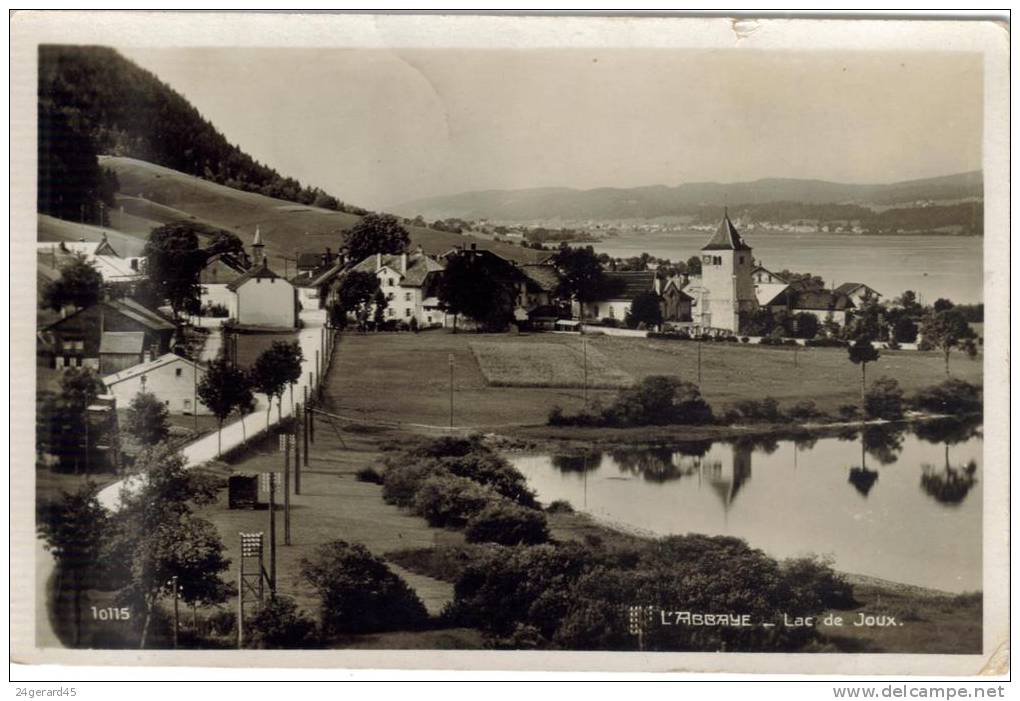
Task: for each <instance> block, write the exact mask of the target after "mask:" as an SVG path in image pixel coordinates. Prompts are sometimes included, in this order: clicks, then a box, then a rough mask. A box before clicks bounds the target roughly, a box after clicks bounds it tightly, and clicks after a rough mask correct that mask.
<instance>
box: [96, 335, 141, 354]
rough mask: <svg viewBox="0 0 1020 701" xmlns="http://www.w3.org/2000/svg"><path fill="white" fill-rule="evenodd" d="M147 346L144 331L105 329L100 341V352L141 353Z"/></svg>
mask: <svg viewBox="0 0 1020 701" xmlns="http://www.w3.org/2000/svg"><path fill="white" fill-rule="evenodd" d="M144 347H145V333H143V332H142V331H104V332H103V335H102V337H101V340H100V341H99V353H100V354H103V353H131V354H136V353H141V352H142V349H143V348H144Z"/></svg>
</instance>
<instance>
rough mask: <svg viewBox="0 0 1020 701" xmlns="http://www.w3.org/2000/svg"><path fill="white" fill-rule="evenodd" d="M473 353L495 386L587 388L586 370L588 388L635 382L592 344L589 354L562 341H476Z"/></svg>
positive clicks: (626, 384)
mask: <svg viewBox="0 0 1020 701" xmlns="http://www.w3.org/2000/svg"><path fill="white" fill-rule="evenodd" d="M471 352H472V353H474V356H475V359H476V360H477V361H478V366H479V368H481V371H482V375H484V376H485V381H486V382H487V383H488V384H489V385H492V386H495V387H583V386H584V385H585V376H586V373H587V385H588V387H598V388H605V389H613V388H620V387H629V386H630V385H632V384H634V378H633V377H631V376H630V375H628V374H627V373H625V372H623V371H622V370H620V369H619V368H617V367H616V366H615V365H613V364H612V363H611V362H610V361H609V359H608V358H607V357H606V356H605V355H603V354H602V353H600V352H599V351H598V350H596V349H594V348H592V347H590V346H589V347H588V349H587V353H586V354H585V352H584V351H583V350H582V349H581V348H576V349H575V348H573V347H571V346H568V345H566V344H562V343H506V342H503V343H472V344H471ZM585 355H587V359H586V358H585ZM586 366H587V369H586Z"/></svg>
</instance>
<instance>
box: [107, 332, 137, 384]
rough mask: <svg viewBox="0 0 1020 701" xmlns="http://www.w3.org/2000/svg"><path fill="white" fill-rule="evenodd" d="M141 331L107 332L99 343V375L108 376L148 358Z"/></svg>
mask: <svg viewBox="0 0 1020 701" xmlns="http://www.w3.org/2000/svg"><path fill="white" fill-rule="evenodd" d="M148 355H149V354H148V353H147V352H146V350H145V334H144V333H142V332H141V331H106V332H105V333H103V335H102V338H101V339H100V341H99V373H100V374H101V375H108V374H110V373H114V372H118V371H120V370H123V369H124V368H129V367H131V366H132V365H137V364H138V363H141V362H142V361H143V360H145V359H146V358H147V357H148Z"/></svg>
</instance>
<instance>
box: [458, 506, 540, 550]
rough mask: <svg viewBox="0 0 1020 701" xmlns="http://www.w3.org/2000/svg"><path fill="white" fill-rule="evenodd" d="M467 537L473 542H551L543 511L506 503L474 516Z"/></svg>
mask: <svg viewBox="0 0 1020 701" xmlns="http://www.w3.org/2000/svg"><path fill="white" fill-rule="evenodd" d="M465 535H466V536H467V539H468V542H469V543H499V544H500V545H536V544H538V543H544V542H546V541H547V540H549V526H548V524H547V523H546V520H545V514H543V513H542V512H541V511H536V510H535V509H526V508H524V507H523V506H518V505H516V504H514V503H512V502H509V501H505V500H503V501H498V502H491V503H489V504H488V506H486V507H485V508H483V509H482V510H481V511H479V512H478V513H476V514H475V515H474V516H472V517H471V519H470V520H469V521H468V523H467V529H466V530H465Z"/></svg>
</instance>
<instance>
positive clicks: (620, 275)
mask: <svg viewBox="0 0 1020 701" xmlns="http://www.w3.org/2000/svg"><path fill="white" fill-rule="evenodd" d="M605 278H606V283H607V287H608V289H609V290H610V293H609V294H608V295H605V296H604V297H603V298H602V299H634V298H635V297H637V296H638V295H639V294H642V293H644V292H655V273H654V272H652V271H651V270H616V271H613V270H611V271H606V273H605Z"/></svg>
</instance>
